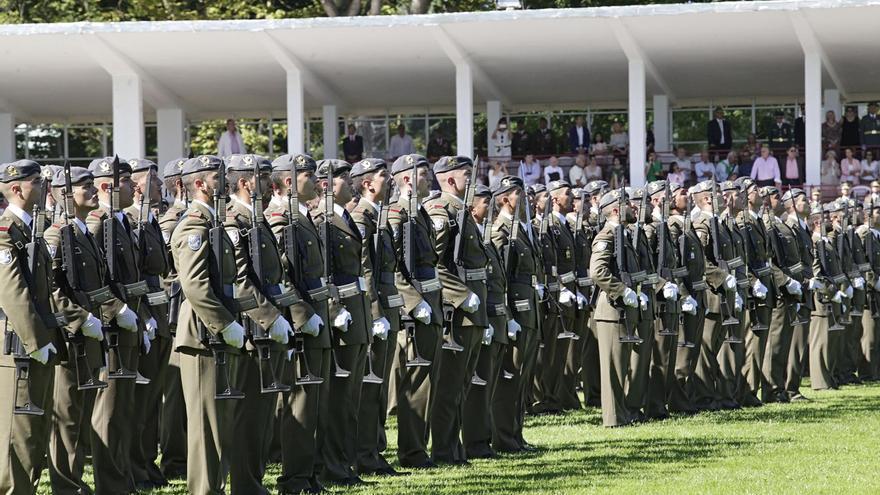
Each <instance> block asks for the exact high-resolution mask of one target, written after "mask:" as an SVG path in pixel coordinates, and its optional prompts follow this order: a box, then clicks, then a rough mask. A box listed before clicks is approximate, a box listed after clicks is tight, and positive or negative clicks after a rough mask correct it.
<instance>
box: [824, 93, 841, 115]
mask: <svg viewBox="0 0 880 495" xmlns="http://www.w3.org/2000/svg"><path fill="white" fill-rule="evenodd" d="M828 110H831V111H833V112H834V115H835V116H836V117H837V120H840V118H841V117H843V104H842V103H841V101H840V91H839V90H837V89H826V90H825V106H824V107H822V122H825V112H827V111H828Z"/></svg>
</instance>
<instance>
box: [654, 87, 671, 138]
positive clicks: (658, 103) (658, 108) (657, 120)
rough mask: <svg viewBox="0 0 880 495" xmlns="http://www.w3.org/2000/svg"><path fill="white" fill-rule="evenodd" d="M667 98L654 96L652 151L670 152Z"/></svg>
mask: <svg viewBox="0 0 880 495" xmlns="http://www.w3.org/2000/svg"><path fill="white" fill-rule="evenodd" d="M669 136H670V132H669V97H668V96H666V95H654V149H655V150H657V151H670V147H669V142H670V139H669Z"/></svg>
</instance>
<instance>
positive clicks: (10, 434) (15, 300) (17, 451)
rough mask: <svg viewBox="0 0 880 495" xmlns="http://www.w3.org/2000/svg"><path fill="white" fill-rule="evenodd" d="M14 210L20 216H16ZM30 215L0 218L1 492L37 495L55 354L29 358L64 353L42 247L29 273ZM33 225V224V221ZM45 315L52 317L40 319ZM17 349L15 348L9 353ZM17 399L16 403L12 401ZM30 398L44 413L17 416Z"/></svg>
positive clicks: (20, 171) (6, 175)
mask: <svg viewBox="0 0 880 495" xmlns="http://www.w3.org/2000/svg"><path fill="white" fill-rule="evenodd" d="M38 174H40V166H39V165H38V164H37V163H35V162H32V161H30V160H21V161H18V162H14V163H9V164H5V165H2V169H0V182H4V183H10V182H13V181H20V180H24V179H28V178H30V177H33V176H34V175H38ZM14 210H15V211H16V212H17V213H15V212H14ZM28 217H30V214H29V213H26V212H24V211H23V210H21V208H18V207H14V206H13V205H11V204H10V205H9V207H7V208H6V211H4V212H3V214H2V215H0V280H2V281H3V283H2V286H0V287H2V288H0V308H2V310H3V313H4V314H3V315H2V320H3V327H4V329H5V332H4V334H3V344H4V345H3V349H4V352H3V355H2V356H0V404H2V406H0V458H2V459H3V463H2V464H0V492H2V493H34V492H35V487H36V486H37V483H38V481H39V479H40V472H41V471H42V468H43V466H44V462H45V461H44V459H43V458H44V456H45V454H46V450H47V446H48V438H49V428H50V422H51V418H52V416H51V411H52V409H53V397H52V388H53V382H54V376H55V362H54V361H53V360H52V357H51V352H47V353H46V354H45V355H46V356H47V357H48V359H49V361H47V363H46V364H40V363H39V362H37V361H36V360H35V359H31V358H29V357H26V356H28V355H30V354H31V353H33V352H35V351H38V350H41V349H43V348H46V347H47V346H49V345H50V344H51V345H52V346H54V348H55V349H56V350H58V349H62V347H61V346H62V342H61V341H60V333H59V332H58V330H57V327H58V323H57V322H56V321H55V320H54V319H53V318H52V316H51V313H49V314H47V312H48V311H50V310H51V293H52V289H53V277H52V259H51V256H50V254H49V252H48V250H46V249H45V248H42V249H38V251H37V252H38V253H39V254H38V256H39V259H37V260H35V263H34V266H35V270H34V271H33V272H31V271H30V270H29V269H28V255H27V251H26V250H25V244H26V243H27V242H30V240H31V238H30V236H31V226H30V225H29V224H28V222H27V221H26V219H28ZM31 221H33V220H32V219H31ZM40 315H45V316H47V317H48V318H41V317H40ZM16 341H19V342H20V343H21V345H22V347H23V352H24V355H23V356H21V357H17V358H16V357H15V355H14V354H12V355H10V353H7V352H5V350H6V349H7V348H9V347H11V346H13V345H14V344H15V343H16ZM11 350H13V352H15V351H14V349H11ZM17 359H24V360H27V364H28V365H29V367H30V369H29V373H28V380H27V381H18V380H16V368H15V361H16V360H17ZM16 390H17V395H18V403H15V402H14V400H13V399H14V397H15V395H16ZM27 400H30V403H31V404H32V405H33V406H35V407H38V408H40V409H42V410H43V411H45V413H44V414H42V415H38V416H37V415H27V414H14V413H13V407H14V406H18V405H21V404H22V403H24V402H26V401H27Z"/></svg>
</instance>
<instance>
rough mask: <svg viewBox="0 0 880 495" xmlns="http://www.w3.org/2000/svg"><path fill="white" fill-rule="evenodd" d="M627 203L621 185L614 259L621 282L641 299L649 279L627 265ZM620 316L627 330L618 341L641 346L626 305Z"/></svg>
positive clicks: (619, 311) (622, 308)
mask: <svg viewBox="0 0 880 495" xmlns="http://www.w3.org/2000/svg"><path fill="white" fill-rule="evenodd" d="M626 201H627V196H626V190H625V188H624V187H623V185H622V184H621V186H620V189H619V195H618V198H617V212H618V213H617V214H618V223H617V226H616V227H614V250H615V251H614V258H615V261H616V263H617V271H618V274H619V276H620V281H621V282H623V285H625V286H627V287H632V288H633V290H635V292H636V297H638V298H641V296H640V294H641V292H642V282H644V281H645V279H646V278H647V273H646V272H644V271H639V272H634V273H632V272H630V271H629V263H627V256H626V226H625V225H624V221H625V213H624V212H625V211H626ZM618 314H619V315H620V321H621V323H623V326H624V330H625V332H624V334H623V335H621V336H620V337H618V340H619V341H620V342H621V343H624V344H626V343H632V344H641V343H642V342H643V341H642V339H641V338H640V337H639V336H638V335H636V329H635V322H634V321H632V319H631V318H628V317H627V315H626V306H625V305H621V306H620V307H619V308H618Z"/></svg>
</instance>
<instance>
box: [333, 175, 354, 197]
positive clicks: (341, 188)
mask: <svg viewBox="0 0 880 495" xmlns="http://www.w3.org/2000/svg"><path fill="white" fill-rule="evenodd" d="M333 196H334V197H335V200H336V203H338V204H341V205H344V204H346V203H348V202H349V201H351V198H352V196H353V194H352V191H351V184H350V183H349V180H348V172H346V173H344V174H342V175H340V176H338V177H333Z"/></svg>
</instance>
